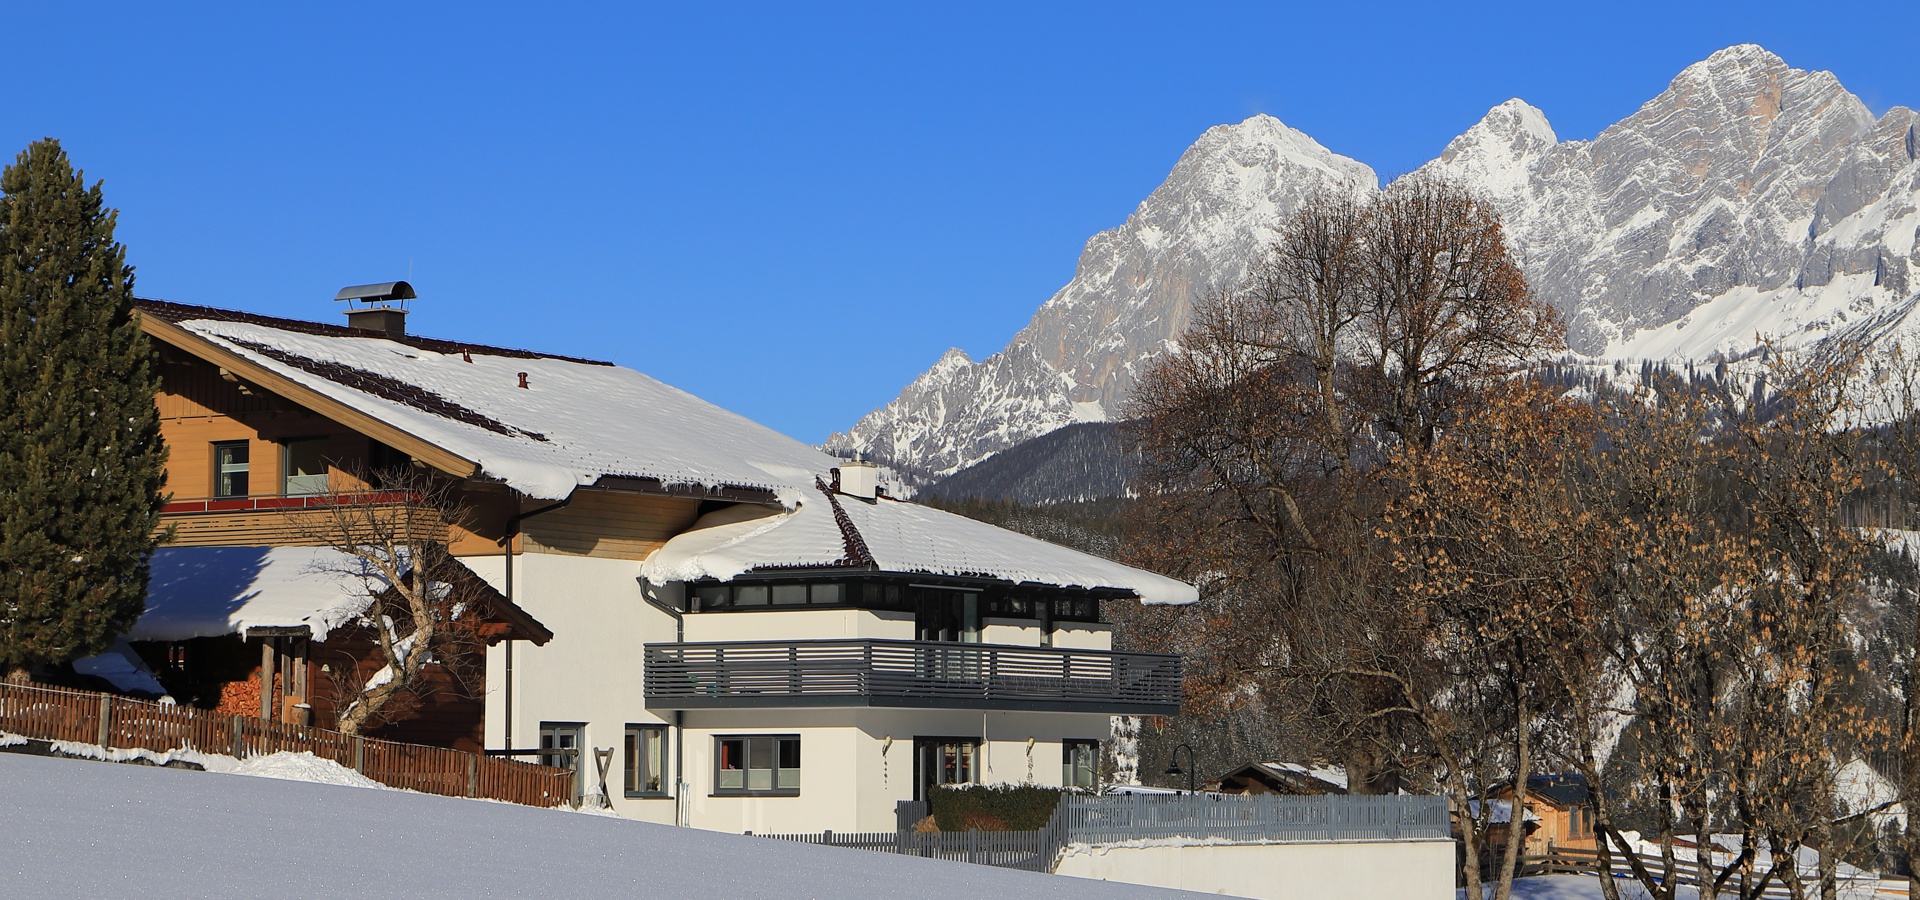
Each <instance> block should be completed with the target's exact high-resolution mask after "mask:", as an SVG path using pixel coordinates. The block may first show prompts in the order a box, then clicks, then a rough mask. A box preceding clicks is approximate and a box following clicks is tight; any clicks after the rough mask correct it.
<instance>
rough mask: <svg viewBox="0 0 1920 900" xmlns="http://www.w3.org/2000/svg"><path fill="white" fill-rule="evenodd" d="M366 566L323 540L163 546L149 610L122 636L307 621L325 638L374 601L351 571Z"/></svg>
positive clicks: (184, 634)
mask: <svg viewBox="0 0 1920 900" xmlns="http://www.w3.org/2000/svg"><path fill="white" fill-rule="evenodd" d="M365 566H366V563H365V561H363V560H360V559H358V558H356V557H354V556H352V555H350V554H346V553H341V552H339V551H337V550H331V549H327V548H324V547H161V548H159V549H158V550H155V551H154V552H153V569H152V571H153V575H152V577H151V579H150V580H149V582H148V586H147V611H146V613H145V614H143V615H141V616H140V620H139V621H138V622H135V623H134V625H133V629H132V630H130V631H128V632H127V635H126V638H127V640H130V641H182V640H186V639H188V638H196V637H218V636H220V635H223V634H234V633H236V632H243V631H245V630H246V629H248V628H259V627H281V628H285V627H294V626H299V625H305V626H307V627H309V628H311V629H312V632H313V638H314V640H325V639H326V636H327V632H329V631H331V630H333V629H334V628H337V627H339V626H341V625H343V624H346V623H348V622H350V621H352V620H353V619H356V618H358V617H359V616H360V614H361V613H363V612H366V609H367V606H368V604H370V603H371V602H372V600H371V598H369V597H368V595H367V583H366V580H365V579H364V578H362V577H361V576H360V575H358V574H355V573H358V572H362V571H367V570H366V568H364V567H365ZM368 574H371V573H370V572H368Z"/></svg>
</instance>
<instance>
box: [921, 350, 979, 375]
mask: <svg viewBox="0 0 1920 900" xmlns="http://www.w3.org/2000/svg"><path fill="white" fill-rule="evenodd" d="M970 365H973V357H971V356H968V355H967V351H965V350H962V349H960V348H959V347H948V348H947V352H945V353H942V354H940V359H939V360H938V361H936V362H935V363H934V364H933V368H931V369H928V370H927V374H929V375H931V374H933V373H935V372H951V371H953V370H954V369H959V368H964V367H966V366H970Z"/></svg>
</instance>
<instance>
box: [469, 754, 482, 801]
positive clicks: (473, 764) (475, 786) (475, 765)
mask: <svg viewBox="0 0 1920 900" xmlns="http://www.w3.org/2000/svg"><path fill="white" fill-rule="evenodd" d="M467 796H469V797H478V796H480V754H478V753H469V754H467Z"/></svg>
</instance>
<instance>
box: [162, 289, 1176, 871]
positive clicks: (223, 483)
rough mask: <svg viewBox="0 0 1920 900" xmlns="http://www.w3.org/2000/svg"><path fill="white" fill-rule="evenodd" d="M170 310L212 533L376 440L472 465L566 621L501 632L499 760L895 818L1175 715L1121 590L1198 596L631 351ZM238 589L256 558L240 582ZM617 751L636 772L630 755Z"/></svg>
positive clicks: (710, 802)
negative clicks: (820, 447) (711, 392)
mask: <svg viewBox="0 0 1920 900" xmlns="http://www.w3.org/2000/svg"><path fill="white" fill-rule="evenodd" d="M354 290H358V291H359V293H357V294H355V295H354V296H355V297H356V298H358V297H372V298H374V301H375V302H373V303H371V304H370V305H368V306H366V307H365V308H361V309H357V310H356V311H355V312H354V313H353V314H351V318H353V319H354V321H353V322H352V323H351V324H352V325H353V326H367V327H348V326H336V325H327V324H321V323H314V322H304V321H295V320H287V319H276V318H269V317H263V316H256V315H251V314H246V313H239V312H234V311H229V310H216V309H210V308H206V307H195V306H185V305H181V304H172V303H161V302H157V301H143V302H142V304H141V307H140V311H141V316H142V324H143V327H144V328H145V329H146V331H147V333H148V334H149V335H150V336H152V337H153V338H154V340H155V341H156V343H157V344H158V345H159V346H160V348H161V351H162V362H163V365H162V367H161V372H162V377H163V382H164V383H165V387H164V389H163V391H162V394H161V396H160V397H159V403H160V405H161V412H162V418H163V434H164V435H165V437H166V439H167V440H168V442H169V444H170V446H171V449H172V455H171V458H170V461H169V466H170V486H171V489H172V490H173V491H174V492H175V495H176V498H178V499H177V500H176V503H175V504H174V505H173V506H172V507H169V512H168V514H167V515H166V518H167V520H168V521H169V522H170V523H171V524H173V525H174V526H175V534H176V536H177V537H176V539H177V541H178V542H179V543H181V544H183V545H188V546H194V545H199V546H256V545H274V544H286V543H297V542H298V540H299V539H298V536H297V535H295V534H293V533H291V532H289V531H287V530H285V529H276V528H275V527H274V526H273V524H272V513H273V507H274V504H275V503H276V502H278V499H277V498H285V497H289V496H294V497H298V496H302V495H311V494H312V493H313V492H314V490H315V484H316V483H317V482H318V480H319V479H320V478H321V477H322V476H324V477H326V478H330V479H333V481H334V483H336V484H337V483H338V481H339V479H341V478H343V477H345V474H346V473H347V472H348V471H351V470H355V469H356V468H361V469H364V467H366V466H367V465H369V464H372V463H382V462H392V461H394V460H409V459H410V460H411V461H412V462H413V463H414V464H415V465H419V466H425V467H430V468H432V469H435V470H438V471H440V472H443V473H446V474H447V475H448V476H450V477H453V478H456V479H459V480H460V481H461V484H462V486H463V490H464V495H465V497H466V499H467V503H468V505H469V507H470V508H471V509H472V510H473V513H474V515H472V516H471V517H470V518H471V521H469V522H465V523H462V524H460V525H459V526H458V527H456V528H455V529H453V532H452V536H451V540H450V543H451V549H452V551H453V553H454V554H455V555H456V556H457V557H458V558H459V559H460V561H461V562H462V563H464V564H465V566H466V567H467V568H468V569H471V570H472V571H473V572H474V573H476V574H477V575H479V576H480V578H482V579H484V580H485V581H486V582H488V583H489V584H491V585H492V586H493V587H494V588H495V589H497V590H498V591H499V593H500V594H501V595H503V598H504V601H505V602H504V603H502V604H500V606H501V608H502V609H509V608H511V609H512V610H515V611H516V613H517V611H518V610H524V613H525V615H527V616H531V617H532V618H533V619H535V620H537V623H535V624H537V625H539V626H543V627H544V628H545V629H547V630H550V631H551V635H552V637H551V639H550V640H546V641H545V643H544V644H542V645H540V646H534V645H533V644H531V643H530V642H529V641H527V640H516V639H514V637H515V636H516V635H517V634H521V633H526V632H525V630H524V629H523V630H522V631H521V632H511V633H509V632H502V633H503V634H506V639H504V640H501V641H500V642H499V643H497V644H496V645H495V646H493V647H492V648H490V649H489V650H488V655H487V662H486V674H485V684H486V688H485V701H484V716H483V722H484V725H483V733H484V741H485V745H486V746H487V747H488V748H489V749H490V750H493V751H504V752H523V753H524V752H528V751H533V750H538V749H541V748H546V749H560V750H565V749H573V750H575V751H576V752H575V753H574V754H573V755H571V756H552V757H549V758H550V759H552V760H553V761H556V762H560V761H569V760H578V761H579V764H580V766H581V769H582V770H583V775H584V777H583V779H582V784H583V792H584V793H585V794H586V795H588V796H589V797H595V796H597V795H598V794H600V793H601V791H602V790H604V792H605V795H606V796H607V798H608V799H609V801H610V802H611V805H612V808H613V809H614V810H615V811H616V812H618V813H620V814H621V815H625V816H629V817H632V818H637V819H645V820H649V821H655V822H667V823H673V822H677V823H680V824H686V825H691V826H694V827H700V828H710V829H716V830H725V831H755V832H762V833H764V832H777V831H801V830H804V831H819V830H822V829H833V830H835V831H873V830H890V829H892V828H893V827H894V807H895V804H896V803H897V802H898V801H900V800H907V799H913V798H915V797H918V796H921V795H923V794H924V793H925V791H926V790H927V789H928V787H929V786H930V785H934V784H941V783H952V782H979V783H999V782H1014V783H1020V782H1030V783H1035V784H1042V785H1060V784H1074V783H1079V784H1083V785H1088V784H1090V780H1091V778H1092V769H1093V765H1094V762H1095V760H1096V759H1097V755H1098V747H1099V744H1100V742H1101V741H1104V740H1106V739H1107V738H1108V722H1109V717H1110V716H1112V715H1116V714H1155V713H1170V712H1173V711H1174V710H1175V708H1176V707H1177V704H1178V701H1179V679H1180V669H1179V663H1178V660H1177V659H1175V658H1172V657H1166V656H1156V655H1149V654H1129V653H1119V652H1114V651H1112V650H1111V641H1110V635H1109V631H1108V626H1107V625H1105V624H1103V622H1102V621H1101V620H1102V615H1101V608H1102V606H1103V605H1104V604H1112V603H1121V602H1127V603H1130V602H1148V603H1184V602H1190V601H1192V600H1193V599H1194V591H1193V589H1192V588H1191V587H1189V586H1187V585H1185V584H1182V583H1180V582H1177V581H1174V580H1171V579H1167V578H1164V577H1161V576H1158V575H1154V574H1152V573H1149V572H1145V571H1141V570H1138V569H1133V568H1130V567H1127V566H1123V565H1119V564H1117V563H1113V562H1110V561H1107V560H1104V559H1100V558H1096V557H1092V556H1088V555H1086V554H1082V553H1078V552H1075V551H1072V550H1068V549H1065V548H1062V547H1058V546H1055V545H1052V544H1048V543H1046V542H1043V541H1038V540H1034V539H1031V538H1027V537H1024V536H1021V535H1018V534H1014V533H1011V532H1008V531H1005V530H1002V529H999V528H995V527H992V526H989V525H985V524H982V523H980V522H976V521H973V520H971V519H967V518H964V517H960V516H956V515H952V514H949V513H945V512H941V511H939V510H935V509H931V508H928V507H924V506H920V505H917V504H913V503H909V502H904V501H901V500H896V499H892V498H890V497H888V496H886V493H885V491H884V490H883V489H882V488H881V487H880V485H879V484H878V483H877V479H876V477H875V474H876V470H875V469H874V467H872V466H871V465H868V464H863V463H849V462H846V461H842V460H838V459H834V458H832V457H830V456H827V455H825V454H823V453H821V452H819V451H817V450H815V449H814V448H812V447H808V446H806V445H804V444H801V443H800V442H798V441H794V440H792V439H790V438H788V437H786V436H784V435H781V434H779V433H777V432H774V431H772V430H770V429H767V428H765V427H763V426H761V425H759V424H757V423H754V422H752V421H750V420H747V419H745V418H743V417H741V416H738V415H735V414H733V413H730V412H727V411H725V410H722V409H720V408H718V407H715V406H713V405H711V404H708V403H706V402H704V401H702V400H699V399H698V398H696V397H693V396H691V395H689V394H686V393H685V392H682V391H679V390H676V389H674V388H671V387H668V386H667V385H664V384H661V383H660V382H658V381H655V380H653V379H651V378H648V377H647V376H645V375H643V374H641V373H639V372H636V371H633V370H631V369H626V368H622V367H619V366H614V365H611V364H607V363H602V362H595V361H591V360H582V359H575V358H569V357H561V356H552V355H545V354H538V353H531V352H527V351H521V350H511V349H505V348H494V347H485V346H480V345H474V344H466V343H461V342H458V341H446V340H434V339H426V338H419V337H415V336H411V335H408V334H407V333H406V332H405V328H404V322H405V314H404V313H403V312H401V311H400V310H399V309H398V308H397V307H396V306H395V305H394V304H393V303H392V302H381V301H383V300H385V301H392V300H396V299H399V298H404V297H409V296H411V290H410V288H408V287H407V286H406V285H405V284H404V283H396V284H388V285H376V286H366V287H365V288H362V289H350V291H344V292H342V293H343V296H345V295H347V294H349V293H351V292H352V291H354ZM229 580H230V579H229ZM602 763H604V765H605V767H606V776H605V779H604V785H603V783H602V779H601V778H600V774H599V771H600V766H601V764H602Z"/></svg>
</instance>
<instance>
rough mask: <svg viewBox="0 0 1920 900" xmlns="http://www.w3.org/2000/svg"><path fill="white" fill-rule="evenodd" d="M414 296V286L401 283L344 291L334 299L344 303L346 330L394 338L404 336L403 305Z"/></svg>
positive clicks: (404, 311) (404, 309) (359, 285)
mask: <svg viewBox="0 0 1920 900" xmlns="http://www.w3.org/2000/svg"><path fill="white" fill-rule="evenodd" d="M415 296H417V295H416V294H414V292H413V285H410V284H408V283H406V282H404V281H384V282H381V283H379V284H356V285H352V286H350V287H343V288H341V289H340V293H338V294H335V295H333V299H334V301H335V302H338V301H341V300H345V301H347V325H348V326H350V327H353V328H364V329H366V330H368V331H378V332H381V333H383V334H385V335H386V336H387V337H390V338H397V337H400V336H402V335H405V334H406V333H407V304H406V301H408V300H412V299H414V297H415ZM356 304H359V305H356Z"/></svg>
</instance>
